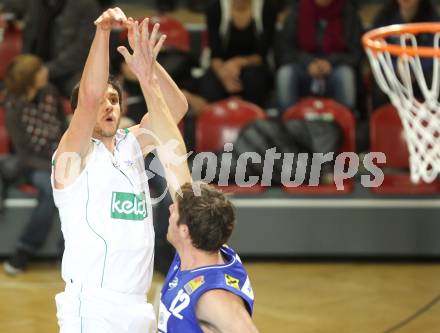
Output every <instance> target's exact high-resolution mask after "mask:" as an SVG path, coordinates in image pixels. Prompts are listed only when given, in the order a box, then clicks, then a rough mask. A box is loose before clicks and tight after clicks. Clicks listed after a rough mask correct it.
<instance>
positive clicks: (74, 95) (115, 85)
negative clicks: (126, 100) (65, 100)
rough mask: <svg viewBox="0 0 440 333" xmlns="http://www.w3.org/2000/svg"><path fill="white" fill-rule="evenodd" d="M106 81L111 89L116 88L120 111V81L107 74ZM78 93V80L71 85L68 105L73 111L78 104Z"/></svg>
mask: <svg viewBox="0 0 440 333" xmlns="http://www.w3.org/2000/svg"><path fill="white" fill-rule="evenodd" d="M107 83H108V84H109V85H111V86H112V87H113V89H115V90H116V92H117V93H118V97H119V107H120V108H121V111H122V86H121V83H120V82H119V81H118V80H117V79H116V78H115V77H114V76H112V75H110V76H109V78H108V80H107ZM78 95H79V82H78V83H77V84H76V85H75V87H73V89H72V94H71V95H70V107H71V108H72V111H75V109H76V107H77V106H78Z"/></svg>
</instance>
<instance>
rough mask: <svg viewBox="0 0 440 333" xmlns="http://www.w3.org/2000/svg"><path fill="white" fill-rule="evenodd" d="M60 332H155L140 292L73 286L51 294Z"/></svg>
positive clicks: (150, 311)
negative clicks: (135, 293)
mask: <svg viewBox="0 0 440 333" xmlns="http://www.w3.org/2000/svg"><path fill="white" fill-rule="evenodd" d="M55 302H56V306H57V318H58V325H59V326H60V333H138V332H139V333H141V332H142V333H155V332H156V330H157V324H156V316H155V313H154V310H153V306H152V305H151V304H149V303H147V300H146V296H144V295H129V294H121V293H116V292H113V291H109V290H105V289H90V288H87V289H86V288H82V289H78V288H74V287H72V286H69V285H68V286H66V290H65V291H64V292H61V293H59V294H57V295H56V296H55Z"/></svg>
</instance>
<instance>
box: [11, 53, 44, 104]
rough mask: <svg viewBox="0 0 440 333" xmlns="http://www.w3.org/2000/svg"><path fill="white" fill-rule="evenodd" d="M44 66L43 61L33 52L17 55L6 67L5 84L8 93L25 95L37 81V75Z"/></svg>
mask: <svg viewBox="0 0 440 333" xmlns="http://www.w3.org/2000/svg"><path fill="white" fill-rule="evenodd" d="M42 67H43V61H42V60H41V59H40V58H39V57H37V56H35V55H32V54H21V55H18V56H16V57H15V58H14V59H12V61H11V62H10V63H9V65H8V66H7V68H6V75H5V85H6V90H7V91H8V93H10V94H12V95H15V96H24V95H26V94H27V93H28V90H29V89H30V88H32V86H33V85H34V83H35V76H36V74H37V73H38V71H39V70H40V69H41V68H42Z"/></svg>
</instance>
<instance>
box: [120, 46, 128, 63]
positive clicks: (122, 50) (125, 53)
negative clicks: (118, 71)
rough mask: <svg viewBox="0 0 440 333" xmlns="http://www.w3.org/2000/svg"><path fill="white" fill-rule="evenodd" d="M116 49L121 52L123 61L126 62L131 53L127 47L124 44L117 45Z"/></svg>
mask: <svg viewBox="0 0 440 333" xmlns="http://www.w3.org/2000/svg"><path fill="white" fill-rule="evenodd" d="M117 50H118V52H119V53H120V54H122V56H123V57H124V59H125V62H126V63H128V62H129V61H130V59H131V54H130V52H128V50H127V48H126V47H125V46H118V48H117Z"/></svg>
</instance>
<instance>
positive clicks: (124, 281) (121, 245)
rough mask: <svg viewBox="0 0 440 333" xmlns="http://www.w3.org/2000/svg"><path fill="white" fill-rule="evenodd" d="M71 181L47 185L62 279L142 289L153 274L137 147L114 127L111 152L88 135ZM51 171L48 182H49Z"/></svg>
mask: <svg viewBox="0 0 440 333" xmlns="http://www.w3.org/2000/svg"><path fill="white" fill-rule="evenodd" d="M92 141H93V151H92V153H91V156H90V158H89V160H88V162H87V165H86V167H85V169H84V170H83V171H82V172H81V174H80V175H79V176H78V178H77V179H76V180H75V181H74V183H73V184H71V185H69V186H67V187H66V188H64V189H61V190H59V189H55V188H53V195H54V200H55V204H56V206H57V207H58V209H59V213H60V218H61V228H62V231H63V235H64V240H65V250H64V255H63V261H62V277H63V280H64V281H65V282H66V283H74V284H76V285H81V286H85V287H91V288H103V289H107V290H112V291H115V292H119V293H125V294H145V293H146V292H147V291H148V289H149V287H150V285H151V279H152V274H153V248H154V229H153V219H152V207H151V199H150V193H149V189H148V183H147V178H146V174H145V167H144V160H143V157H142V152H141V148H140V146H139V144H138V142H137V140H136V138H135V137H134V135H133V134H131V133H129V132H128V130H125V131H124V130H118V132H117V134H116V144H115V149H114V153H113V154H111V153H110V152H109V151H108V149H107V148H106V147H105V146H104V144H103V143H102V142H100V141H99V140H95V139H93V140H92ZM53 177H54V175H53V171H52V177H51V178H52V187H53Z"/></svg>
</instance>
